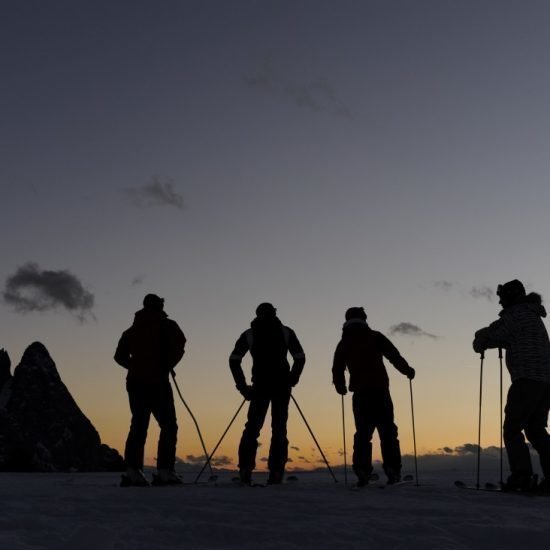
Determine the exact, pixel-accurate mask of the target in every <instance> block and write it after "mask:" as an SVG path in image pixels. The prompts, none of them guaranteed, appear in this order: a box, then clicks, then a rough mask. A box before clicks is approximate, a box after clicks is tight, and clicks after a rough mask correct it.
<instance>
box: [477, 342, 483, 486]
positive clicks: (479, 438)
mask: <svg viewBox="0 0 550 550" xmlns="http://www.w3.org/2000/svg"><path fill="white" fill-rule="evenodd" d="M480 359H481V364H480V372H479V419H478V426H477V476H476V489H479V467H480V464H481V403H482V396H483V359H485V353H484V352H483V351H482V352H481V358H480Z"/></svg>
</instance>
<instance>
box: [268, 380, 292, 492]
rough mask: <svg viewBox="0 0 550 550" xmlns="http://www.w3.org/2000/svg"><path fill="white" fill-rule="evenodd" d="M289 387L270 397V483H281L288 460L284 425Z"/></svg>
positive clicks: (286, 415)
mask: <svg viewBox="0 0 550 550" xmlns="http://www.w3.org/2000/svg"><path fill="white" fill-rule="evenodd" d="M289 402H290V389H286V388H285V389H282V390H279V391H277V392H276V393H274V394H273V396H272V398H271V445H270V447H269V459H268V462H267V465H268V468H269V472H270V475H269V479H270V482H271V483H281V482H282V480H283V475H284V472H285V466H286V463H287V460H288V439H287V436H286V434H287V432H286V425H287V421H288V404H289Z"/></svg>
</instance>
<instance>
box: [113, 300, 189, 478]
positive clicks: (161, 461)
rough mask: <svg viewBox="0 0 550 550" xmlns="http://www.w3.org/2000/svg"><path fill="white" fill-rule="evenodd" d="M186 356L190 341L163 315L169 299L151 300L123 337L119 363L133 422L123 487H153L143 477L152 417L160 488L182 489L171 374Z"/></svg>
mask: <svg viewBox="0 0 550 550" xmlns="http://www.w3.org/2000/svg"><path fill="white" fill-rule="evenodd" d="M184 351H185V336H184V334H183V332H182V331H181V329H180V328H179V326H178V324H177V323H176V322H175V321H173V320H172V319H168V315H167V314H166V313H165V312H164V299H163V298H160V297H159V296H157V295H156V294H147V296H145V298H144V299H143V309H141V310H139V311H138V312H137V313H136V314H135V318H134V323H133V324H132V326H131V327H130V328H129V329H127V330H125V331H124V333H123V334H122V336H121V338H120V340H119V342H118V346H117V349H116V353H115V361H116V362H117V363H118V364H119V365H121V366H122V367H124V368H125V369H127V370H128V375H127V377H126V389H127V391H128V398H129V401H130V410H131V412H132V421H131V424H130V432H129V433H128V438H127V440H126V448H125V452H124V460H125V463H126V467H127V471H126V475H124V476H123V477H122V481H121V485H122V486H128V485H148V484H149V482H148V481H147V479H146V478H145V476H144V475H143V471H142V470H143V454H144V447H145V441H146V438H147V429H148V427H149V420H150V417H151V414H153V416H154V417H155V419H156V420H157V422H158V423H159V426H160V437H159V442H158V452H157V468H158V473H157V474H156V475H155V476H154V477H153V483H154V484H157V485H174V484H180V483H181V479H180V478H179V476H178V475H177V474H176V473H175V471H174V466H175V460H176V441H177V433H178V424H177V420H176V411H175V407H174V397H173V394H172V386H171V385H170V379H169V374H170V371H171V370H172V369H173V368H174V367H175V366H176V365H177V364H178V363H179V361H180V360H181V358H182V357H183V354H184Z"/></svg>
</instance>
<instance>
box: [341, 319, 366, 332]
mask: <svg viewBox="0 0 550 550" xmlns="http://www.w3.org/2000/svg"><path fill="white" fill-rule="evenodd" d="M365 329H367V330H370V327H369V324H368V323H367V322H366V321H363V320H362V319H350V320H349V321H346V322H345V323H344V324H343V326H342V331H343V332H350V331H355V330H365Z"/></svg>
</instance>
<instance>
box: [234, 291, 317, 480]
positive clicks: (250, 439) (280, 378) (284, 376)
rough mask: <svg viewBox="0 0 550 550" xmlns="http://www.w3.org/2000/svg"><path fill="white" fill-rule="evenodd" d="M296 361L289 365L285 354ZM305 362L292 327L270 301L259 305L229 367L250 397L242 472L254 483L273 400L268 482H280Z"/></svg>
mask: <svg viewBox="0 0 550 550" xmlns="http://www.w3.org/2000/svg"><path fill="white" fill-rule="evenodd" d="M247 352H250V354H251V356H252V384H251V385H249V384H247V382H246V378H245V376H244V373H243V369H242V367H241V361H242V359H243V357H244V356H245V355H246V353H247ZM288 353H290V355H291V356H292V358H293V360H294V363H293V365H292V368H291V367H290V365H289V363H288V360H287V355H288ZM305 362H306V356H305V354H304V350H303V349H302V346H301V345H300V342H299V341H298V338H297V337H296V334H295V333H294V331H293V330H292V329H290V328H289V327H285V326H284V325H283V324H282V323H281V321H280V320H279V319H278V317H277V310H276V309H275V308H274V307H273V305H271V304H269V303H267V302H266V303H262V304H260V305H259V306H258V307H257V308H256V318H255V319H254V320H253V321H252V323H251V328H249V329H248V330H246V331H245V332H243V333H242V334H241V336H240V337H239V339H238V340H237V342H236V344H235V348H234V349H233V351H232V352H231V356H230V357H229V367H230V369H231V374H232V375H233V379H234V380H235V384H236V386H237V389H238V390H239V392H240V393H241V395H242V396H243V397H244V398H245V399H246V400H247V401H250V406H249V408H248V418H247V422H246V425H245V428H244V431H243V435H242V437H241V441H240V444H239V477H240V481H241V483H242V484H244V485H250V483H251V476H252V471H253V470H254V468H255V466H256V451H257V449H258V437H259V435H260V430H261V429H262V426H263V424H264V420H265V416H266V414H267V409H268V408H269V405H270V404H271V445H270V448H269V458H268V463H267V465H268V468H269V478H268V483H269V484H278V483H282V481H283V477H284V472H285V466H286V462H287V460H288V439H287V437H286V433H287V432H286V424H287V420H288V404H289V401H290V393H291V390H292V388H293V387H294V386H295V385H296V384H297V383H298V380H299V379H300V375H301V373H302V370H303V368H304V364H305Z"/></svg>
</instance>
